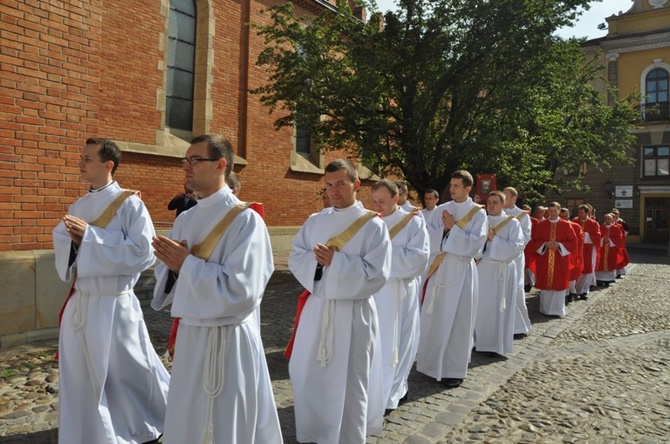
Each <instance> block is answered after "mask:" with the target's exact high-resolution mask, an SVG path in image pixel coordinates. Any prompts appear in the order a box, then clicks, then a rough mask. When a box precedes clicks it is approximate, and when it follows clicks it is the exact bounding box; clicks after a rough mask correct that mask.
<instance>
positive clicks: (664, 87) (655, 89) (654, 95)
mask: <svg viewBox="0 0 670 444" xmlns="http://www.w3.org/2000/svg"><path fill="white" fill-rule="evenodd" d="M668 77H669V76H668V72H667V71H666V70H665V69H661V68H656V69H653V70H651V71H650V72H649V74H647V78H646V88H645V91H646V92H647V103H648V104H652V103H663V102H666V103H667V102H668Z"/></svg>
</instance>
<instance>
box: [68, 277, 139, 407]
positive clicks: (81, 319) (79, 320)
mask: <svg viewBox="0 0 670 444" xmlns="http://www.w3.org/2000/svg"><path fill="white" fill-rule="evenodd" d="M131 292H132V290H125V291H122V292H121V293H117V294H112V293H109V294H102V293H91V292H86V291H79V290H77V294H76V295H75V296H74V298H73V299H74V300H73V301H72V304H73V305H72V319H71V321H70V325H71V326H72V329H73V330H74V331H76V332H77V335H78V336H79V342H80V343H81V350H82V353H83V354H84V360H85V361H86V370H87V371H88V377H89V379H90V380H91V387H92V388H93V396H94V398H95V402H96V404H97V403H98V402H99V400H100V392H101V390H100V384H99V383H98V379H97V378H96V377H95V372H94V371H93V362H92V361H91V354H90V353H89V351H88V345H87V343H86V336H85V335H84V327H86V322H87V320H88V298H89V297H90V296H124V295H126V294H130V293H131Z"/></svg>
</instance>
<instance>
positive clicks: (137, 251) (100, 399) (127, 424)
mask: <svg viewBox="0 0 670 444" xmlns="http://www.w3.org/2000/svg"><path fill="white" fill-rule="evenodd" d="M120 159H121V151H120V150H119V148H118V146H117V145H116V144H115V143H114V142H112V141H111V140H107V139H93V138H91V139H88V140H87V141H86V144H85V146H84V148H83V150H82V152H81V160H80V161H79V171H80V172H81V177H82V179H84V181H86V182H88V183H89V184H90V188H89V192H88V193H87V194H86V195H85V196H83V197H82V198H80V199H79V200H78V201H77V202H75V203H74V204H72V206H70V209H69V211H68V214H67V215H66V216H65V217H63V220H62V221H61V222H60V223H59V224H58V226H56V228H55V229H54V231H53V241H54V251H55V256H56V270H57V271H58V275H59V276H60V278H61V279H63V280H64V281H70V280H72V282H73V284H72V290H71V292H70V295H69V296H68V299H67V301H66V302H65V305H64V306H63V310H62V311H61V324H60V326H61V330H60V339H59V344H58V346H59V353H58V356H59V360H58V365H59V368H60V390H59V392H58V398H59V399H58V402H59V413H60V414H59V424H58V442H62V443H71V444H77V443H82V444H89V443H100V444H103V443H108V444H112V443H114V444H116V443H117V442H123V443H143V442H152V443H154V442H158V441H157V439H158V437H159V435H160V434H161V432H162V431H163V418H164V416H165V408H166V403H167V393H168V384H169V381H170V376H169V375H168V373H167V370H166V369H165V367H163V364H161V361H160V359H159V357H158V355H156V352H155V351H154V348H153V347H152V345H151V340H150V338H149V334H148V332H147V327H146V324H145V323H144V318H143V316H142V308H141V307H140V303H139V301H138V299H137V298H136V297H135V294H134V293H133V287H134V286H135V284H136V283H137V281H138V279H139V277H140V273H141V272H142V271H144V270H145V269H147V268H148V267H150V266H151V265H152V264H153V263H154V261H155V257H154V254H153V250H152V248H151V237H152V236H155V232H154V227H153V224H152V222H151V217H150V216H149V212H148V211H147V209H146V207H145V206H144V204H143V203H142V201H141V200H140V199H139V197H138V195H137V193H136V192H131V191H128V190H123V189H122V188H121V187H119V185H118V184H117V183H116V182H115V181H114V180H113V179H112V176H113V174H114V172H115V171H116V168H117V167H118V165H119V161H120Z"/></svg>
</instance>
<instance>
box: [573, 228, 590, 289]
mask: <svg viewBox="0 0 670 444" xmlns="http://www.w3.org/2000/svg"><path fill="white" fill-rule="evenodd" d="M570 226H571V227H572V231H574V232H575V236H576V237H577V248H575V251H574V252H571V253H570V280H571V281H576V280H577V279H578V278H579V276H581V274H582V270H583V269H584V260H583V256H582V254H583V249H584V232H583V231H582V226H581V225H579V224H578V223H576V222H570ZM589 257H590V256H589Z"/></svg>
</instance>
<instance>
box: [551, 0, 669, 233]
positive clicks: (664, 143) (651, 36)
mask: <svg viewBox="0 0 670 444" xmlns="http://www.w3.org/2000/svg"><path fill="white" fill-rule="evenodd" d="M606 20H607V29H608V33H607V35H606V36H605V37H602V38H597V39H593V40H589V41H587V42H586V43H585V44H584V50H585V51H586V53H587V54H599V57H601V58H602V63H603V64H604V65H605V67H606V69H605V75H606V77H607V79H608V81H609V83H610V84H611V85H613V86H614V87H615V88H616V90H617V94H618V96H619V98H623V97H626V96H628V95H629V94H631V93H633V94H641V96H642V100H641V101H640V103H639V106H640V123H639V126H638V128H637V129H635V130H634V134H635V136H636V144H635V146H634V147H632V148H631V152H630V154H631V156H632V157H633V158H634V163H633V164H632V165H624V166H614V167H613V168H612V169H611V170H608V171H603V172H599V171H597V169H596V168H589V171H588V173H587V180H586V183H587V184H589V185H590V187H591V190H592V193H589V194H587V195H586V196H584V195H582V196H580V195H579V194H578V193H569V196H568V194H566V195H564V197H566V198H567V199H566V202H565V203H566V205H567V206H568V207H571V208H574V207H575V206H576V204H579V203H580V201H582V200H583V201H585V202H589V203H592V204H593V205H595V206H596V207H597V208H598V213H597V217H598V219H600V220H602V215H603V214H605V213H607V212H609V211H610V210H611V209H612V208H614V207H616V208H618V209H619V211H620V212H621V216H622V218H623V219H625V220H626V221H627V222H628V225H629V228H630V235H629V238H628V242H629V243H649V244H657V245H659V244H660V245H668V243H669V241H670V238H669V232H668V224H669V220H670V97H669V96H668V95H669V93H670V89H669V87H670V0H634V1H633V4H632V6H631V8H630V9H629V10H628V11H624V12H620V13H619V14H618V15H612V16H611V17H608V18H606ZM599 87H601V88H602V89H603V91H604V88H605V85H604V83H603V84H601V85H599Z"/></svg>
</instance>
